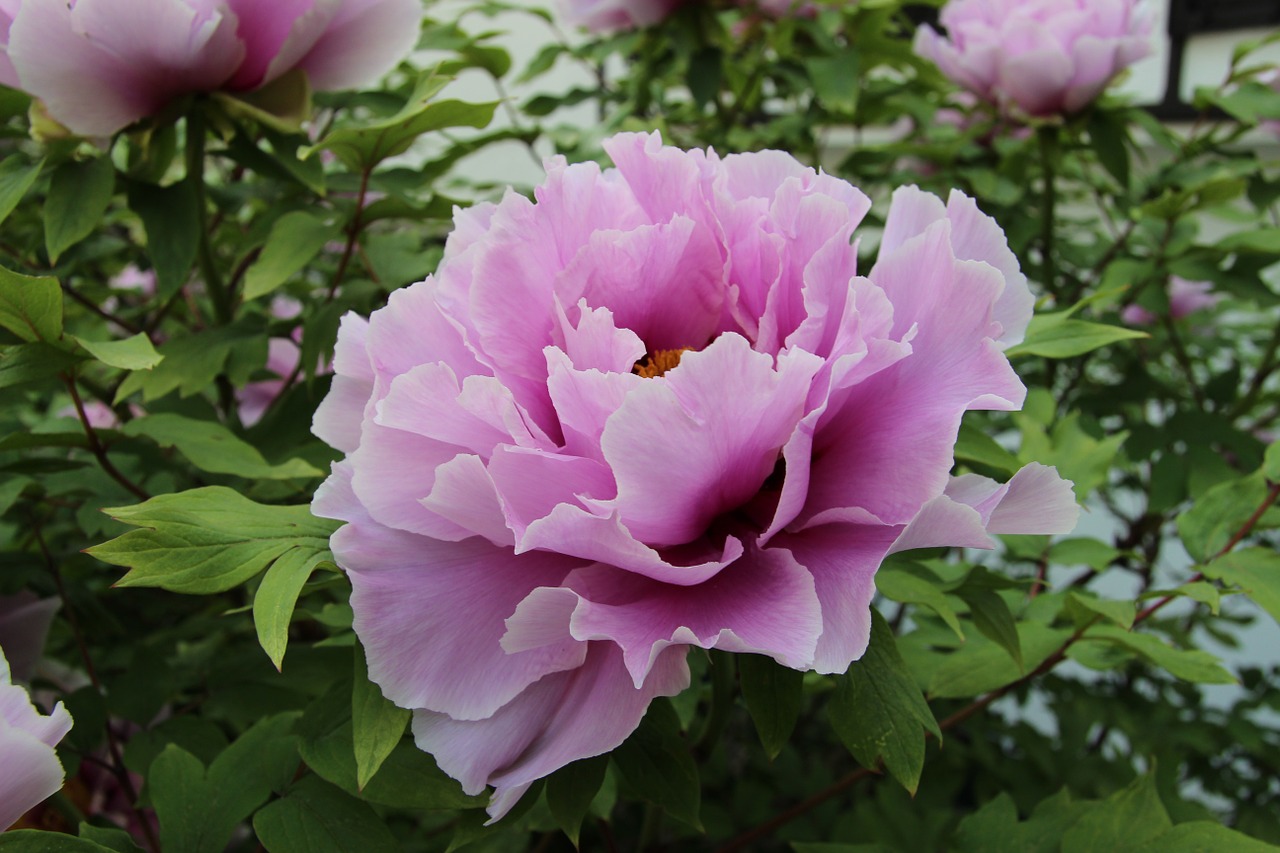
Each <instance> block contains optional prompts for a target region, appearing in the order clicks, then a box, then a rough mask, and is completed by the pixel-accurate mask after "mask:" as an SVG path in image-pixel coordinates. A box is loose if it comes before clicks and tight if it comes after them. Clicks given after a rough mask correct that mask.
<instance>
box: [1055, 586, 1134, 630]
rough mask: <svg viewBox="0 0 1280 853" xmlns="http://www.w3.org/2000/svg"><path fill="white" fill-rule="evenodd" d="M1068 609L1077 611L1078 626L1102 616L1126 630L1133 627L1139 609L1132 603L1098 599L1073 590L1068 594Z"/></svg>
mask: <svg viewBox="0 0 1280 853" xmlns="http://www.w3.org/2000/svg"><path fill="white" fill-rule="evenodd" d="M1067 609H1068V610H1072V609H1074V610H1075V614H1074V615H1075V616H1076V617H1077V619H1076V622H1077V624H1085V623H1088V622H1091V621H1093V619H1094V618H1095V617H1096V616H1101V617H1103V618H1104V619H1109V620H1110V621H1112V622H1114V623H1116V624H1117V625H1119V626H1120V627H1121V628H1124V629H1125V630H1128V629H1129V628H1132V627H1133V617H1134V616H1136V615H1137V608H1135V607H1134V605H1133V602H1132V601H1115V600H1109V599H1105V598H1098V597H1097V596H1094V595H1092V594H1090V593H1087V592H1081V591H1080V590H1072V591H1071V592H1069V593H1068V594H1067Z"/></svg>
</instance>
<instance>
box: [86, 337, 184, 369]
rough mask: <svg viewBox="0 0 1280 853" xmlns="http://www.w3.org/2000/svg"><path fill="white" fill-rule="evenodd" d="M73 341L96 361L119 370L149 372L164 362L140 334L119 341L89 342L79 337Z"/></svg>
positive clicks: (149, 340)
mask: <svg viewBox="0 0 1280 853" xmlns="http://www.w3.org/2000/svg"><path fill="white" fill-rule="evenodd" d="M75 341H76V343H78V344H80V346H82V347H84V348H85V349H86V350H88V351H89V354H90V355H92V356H93V357H94V358H96V359H97V360H98V361H100V362H102V363H103V364H105V365H107V366H108V367H118V368H120V369H121V370H150V369H151V368H153V367H155V366H156V365H157V364H159V363H160V362H161V361H163V360H164V356H162V355H161V354H160V353H158V352H156V348H155V347H154V346H152V345H151V339H150V338H148V337H147V336H146V335H144V334H143V333H142V332H139V333H138V334H136V335H134V336H133V337H131V338H125V339H124V340H121V341H90V340H85V339H84V338H81V337H75Z"/></svg>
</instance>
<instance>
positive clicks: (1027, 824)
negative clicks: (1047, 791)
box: [947, 788, 1097, 853]
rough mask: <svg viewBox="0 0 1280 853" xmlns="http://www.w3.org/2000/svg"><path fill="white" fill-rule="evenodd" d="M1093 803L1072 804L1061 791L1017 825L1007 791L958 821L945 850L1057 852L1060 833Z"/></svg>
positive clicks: (965, 852) (960, 852)
mask: <svg viewBox="0 0 1280 853" xmlns="http://www.w3.org/2000/svg"><path fill="white" fill-rule="evenodd" d="M1094 808H1097V804H1096V803H1089V802H1072V800H1071V794H1070V792H1068V791H1067V789H1065V788H1063V789H1062V790H1061V791H1059V792H1058V793H1057V794H1055V795H1053V796H1052V797H1049V798H1048V799H1046V800H1042V801H1041V802H1040V803H1039V804H1038V805H1037V806H1036V807H1035V810H1034V811H1033V812H1032V813H1031V817H1030V818H1028V819H1027V820H1026V821H1024V822H1021V823H1019V822H1018V810H1017V808H1016V807H1015V806H1014V803H1013V799H1012V798H1011V797H1010V796H1009V793H1008V792H1002V793H1001V794H1000V795H998V796H997V797H996V798H995V799H994V800H991V801H990V802H988V803H987V804H986V805H984V806H983V807H982V808H980V809H979V810H978V811H976V812H974V813H973V814H971V815H969V816H967V817H966V818H965V819H964V820H962V821H960V825H959V826H958V827H956V832H955V835H954V837H952V839H951V843H950V845H948V847H947V850H948V851H949V853H1059V846H1060V843H1061V839H1062V834H1063V833H1064V832H1066V830H1067V829H1068V828H1069V827H1070V826H1071V825H1072V824H1074V823H1076V822H1077V821H1078V820H1079V819H1080V816H1081V815H1082V814H1084V813H1086V812H1088V811H1090V810H1091V809H1094Z"/></svg>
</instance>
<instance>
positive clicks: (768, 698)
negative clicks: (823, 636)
mask: <svg viewBox="0 0 1280 853" xmlns="http://www.w3.org/2000/svg"><path fill="white" fill-rule="evenodd" d="M738 678H739V683H740V685H741V687H742V699H743V701H744V702H745V703H746V705H747V713H749V714H750V715H751V721H752V722H753V723H755V726H756V733H757V734H758V735H760V742H761V743H762V744H763V745H764V751H765V753H766V754H767V755H768V756H769V758H770V759H773V758H776V757H777V755H778V753H779V752H781V751H782V747H784V746H786V744H787V740H788V739H789V738H790V737H791V732H792V731H794V730H795V727H796V721H797V720H799V719H800V708H801V706H802V705H803V704H804V695H803V690H802V688H803V686H804V673H803V672H800V671H799V670H794V669H791V668H790V667H786V666H783V665H782V664H780V663H778V662H777V661H775V660H773V659H772V658H767V657H764V656H762V655H742V656H740V657H739V658H738Z"/></svg>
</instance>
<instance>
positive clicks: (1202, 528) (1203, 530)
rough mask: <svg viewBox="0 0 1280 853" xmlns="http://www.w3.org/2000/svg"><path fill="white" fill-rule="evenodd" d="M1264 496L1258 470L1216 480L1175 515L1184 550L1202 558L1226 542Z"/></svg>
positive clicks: (1265, 491) (1258, 505) (1217, 549)
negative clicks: (1181, 511) (1224, 480)
mask: <svg viewBox="0 0 1280 853" xmlns="http://www.w3.org/2000/svg"><path fill="white" fill-rule="evenodd" d="M1266 497H1267V484H1266V482H1265V481H1264V480H1263V478H1262V475H1261V474H1260V473H1255V474H1252V475H1250V476H1248V477H1243V478H1241V479H1238V480H1231V481H1229V482H1226V483H1219V484H1218V485H1216V486H1214V487H1213V488H1211V489H1209V490H1208V491H1206V492H1205V493H1204V494H1202V495H1200V497H1198V498H1197V499H1196V502H1195V504H1194V505H1193V506H1192V507H1191V509H1189V510H1187V511H1186V512H1184V513H1183V514H1182V515H1180V516H1179V517H1178V535H1179V536H1181V537H1182V544H1183V545H1185V546H1186V548H1187V553H1188V554H1190V555H1191V556H1192V557H1193V558H1194V559H1195V560H1196V562H1203V561H1205V560H1207V559H1209V558H1210V557H1211V556H1213V555H1215V554H1217V553H1218V552H1219V551H1221V550H1222V549H1223V548H1225V547H1226V546H1227V543H1228V542H1230V541H1231V539H1232V537H1233V536H1234V535H1235V534H1236V532H1237V531H1239V530H1240V529H1241V528H1242V527H1243V526H1244V523H1245V522H1246V521H1247V520H1248V519H1249V518H1250V517H1251V516H1252V515H1253V514H1254V512H1256V511H1257V509H1258V507H1260V506H1261V505H1262V502H1263V501H1264V500H1265V499H1266Z"/></svg>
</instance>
